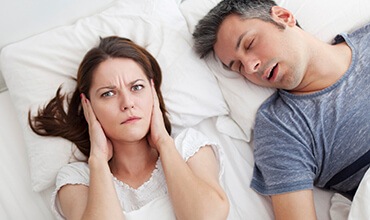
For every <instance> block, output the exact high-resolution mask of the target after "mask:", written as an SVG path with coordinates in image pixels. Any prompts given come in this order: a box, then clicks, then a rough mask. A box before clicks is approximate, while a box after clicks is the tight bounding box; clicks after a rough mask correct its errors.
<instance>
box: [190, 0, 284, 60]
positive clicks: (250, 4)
mask: <svg viewBox="0 0 370 220" xmlns="http://www.w3.org/2000/svg"><path fill="white" fill-rule="evenodd" d="M276 5H277V4H276V3H275V2H274V1H273V0H223V1H221V2H219V3H218V4H217V5H216V6H215V7H214V8H213V9H211V10H210V11H209V12H208V14H207V15H206V16H205V17H204V18H203V19H201V20H200V21H199V22H198V24H197V25H196V26H195V31H194V33H193V39H194V48H195V51H196V52H197V54H199V56H200V57H201V58H204V57H206V56H207V55H208V54H209V53H210V52H212V51H213V46H214V44H215V43H216V40H217V32H218V29H219V27H220V25H221V23H222V22H223V21H224V19H225V18H226V17H227V16H228V15H230V14H237V15H239V16H240V17H241V18H242V19H252V18H257V19H260V20H263V21H266V22H271V23H273V24H276V25H277V26H278V27H279V28H282V26H281V24H278V23H276V22H275V21H274V20H273V19H272V18H271V8H272V7H273V6H276Z"/></svg>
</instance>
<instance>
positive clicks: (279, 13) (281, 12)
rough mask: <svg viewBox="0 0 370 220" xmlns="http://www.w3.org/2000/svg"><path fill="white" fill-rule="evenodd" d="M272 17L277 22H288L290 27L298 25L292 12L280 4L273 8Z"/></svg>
mask: <svg viewBox="0 0 370 220" xmlns="http://www.w3.org/2000/svg"><path fill="white" fill-rule="evenodd" d="M271 18H272V19H273V20H274V21H276V22H277V23H282V24H286V25H288V26H290V27H293V26H295V25H296V20H295V17H294V15H293V13H292V12H290V11H289V10H287V9H285V8H282V7H280V6H273V7H272V8H271Z"/></svg>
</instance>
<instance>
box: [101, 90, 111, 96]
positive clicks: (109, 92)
mask: <svg viewBox="0 0 370 220" xmlns="http://www.w3.org/2000/svg"><path fill="white" fill-rule="evenodd" d="M113 95H114V93H113V91H108V92H104V93H103V94H102V95H101V96H102V97H109V96H113Z"/></svg>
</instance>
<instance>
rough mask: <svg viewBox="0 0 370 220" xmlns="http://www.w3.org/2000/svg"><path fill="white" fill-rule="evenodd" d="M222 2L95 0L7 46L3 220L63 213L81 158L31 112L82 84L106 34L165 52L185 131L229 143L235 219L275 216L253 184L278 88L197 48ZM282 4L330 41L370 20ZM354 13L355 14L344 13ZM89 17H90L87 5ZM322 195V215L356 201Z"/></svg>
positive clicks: (344, 4)
mask: <svg viewBox="0 0 370 220" xmlns="http://www.w3.org/2000/svg"><path fill="white" fill-rule="evenodd" d="M17 1H19V0H17ZM40 2H42V1H40ZM111 2H113V3H111ZM217 2H219V0H185V1H183V2H180V1H179V0H136V1H132V0H116V1H109V0H108V1H107V4H104V5H102V3H101V2H100V3H97V2H95V1H91V4H96V5H99V6H100V7H101V8H102V10H100V11H102V12H100V11H99V10H96V9H94V10H92V11H91V13H90V16H88V17H87V18H82V19H79V20H78V22H77V23H74V24H71V22H70V21H69V22H65V23H64V24H68V25H62V24H60V23H58V24H56V25H55V26H60V25H62V26H61V27H59V28H57V29H52V30H48V31H44V32H43V33H42V34H36V33H35V32H33V33H32V34H36V35H35V36H32V37H31V36H30V37H29V38H27V37H26V36H25V37H24V38H25V39H24V40H22V41H20V42H17V43H13V44H11V45H9V46H7V47H6V49H5V50H2V53H1V60H0V61H1V62H0V63H1V66H0V69H1V71H2V73H3V75H4V78H5V82H6V83H7V86H8V88H9V91H6V92H2V93H0V123H1V126H0V163H1V164H0V167H1V168H0V175H1V177H2V178H1V179H2V180H1V181H0V219H40V220H43V219H45V220H46V219H53V216H52V214H51V212H50V209H49V204H50V201H49V200H50V194H51V191H52V190H53V183H54V177H55V174H56V172H57V170H58V169H59V168H60V166H62V165H63V164H65V163H67V162H68V161H72V160H74V159H75V158H74V157H73V154H72V153H73V150H74V148H73V146H72V145H71V144H70V143H67V142H65V141H61V140H57V139H53V138H51V139H46V138H40V137H38V136H36V135H34V134H32V133H31V131H30V129H29V128H28V126H27V122H26V116H27V111H28V109H29V108H30V107H32V108H33V109H35V108H36V107H37V106H39V105H41V104H44V102H45V101H46V100H48V99H49V98H50V97H51V96H52V95H53V94H54V92H55V89H56V88H57V86H58V85H59V84H60V83H62V82H64V83H65V88H66V90H68V89H71V88H72V87H73V86H74V84H73V81H71V80H70V79H68V77H69V76H72V75H73V74H74V73H75V70H76V68H77V65H78V63H79V60H80V58H81V57H82V54H84V52H85V51H86V50H87V49H88V48H90V47H91V46H92V45H93V44H94V42H95V41H96V37H97V36H106V35H111V34H119V35H122V36H126V37H129V38H131V39H133V40H134V41H136V42H137V43H139V44H142V45H143V46H145V47H147V49H148V50H149V51H150V52H152V53H153V55H154V56H155V57H156V58H157V59H158V61H159V63H160V65H161V67H162V70H163V74H164V81H163V88H162V91H163V95H164V98H165V101H166V103H167V105H168V108H169V112H170V114H171V119H172V122H173V124H174V128H175V133H176V132H177V131H179V130H181V129H182V128H184V127H189V126H190V127H194V128H196V129H198V130H200V131H202V132H203V133H204V134H206V135H207V136H209V137H210V138H211V139H213V140H214V141H217V142H219V143H220V145H221V146H222V147H223V148H224V151H225V154H226V161H225V175H224V179H223V182H224V187H225V190H226V192H227V194H228V196H229V199H230V203H231V209H230V214H229V219H230V220H239V219H256V220H259V219H261V220H265V219H273V212H272V207H271V202H270V199H269V198H267V197H263V196H260V195H258V194H257V193H255V192H254V191H253V190H251V189H250V188H249V181H250V179H251V175H252V168H253V155H252V147H253V146H251V144H250V143H251V142H250V140H251V135H250V134H251V129H252V128H253V119H254V113H255V111H256V109H257V108H258V106H259V104H260V103H261V102H262V101H263V100H264V99H265V98H266V97H267V96H268V95H269V94H270V93H271V92H272V90H267V89H263V88H259V87H255V86H253V85H250V84H248V82H246V81H243V79H240V77H238V76H236V75H234V74H232V73H230V72H226V71H224V70H221V69H220V68H218V63H217V62H216V61H210V60H208V61H204V60H200V59H198V58H197V56H196V55H195V54H194V53H193V52H192V50H191V34H190V32H191V31H192V30H193V28H194V25H195V24H196V22H197V19H199V18H200V17H201V16H202V15H203V14H205V13H206V12H207V11H208V10H209V9H210V8H211V7H212V6H213V5H215V4H216V3H217ZM277 2H278V3H279V4H281V5H282V6H285V7H287V8H288V9H291V10H292V11H294V12H295V13H296V16H297V17H298V19H300V23H301V25H302V26H303V27H304V28H305V27H306V28H307V30H308V31H311V32H312V33H313V34H316V35H317V36H318V37H321V38H322V39H323V40H325V41H328V40H329V39H330V38H331V37H332V36H333V34H335V33H337V32H341V31H349V30H352V28H353V27H355V26H356V27H358V26H360V25H361V24H364V23H365V22H366V21H370V14H369V13H368V11H369V9H370V1H368V0H355V1H351V3H350V4H349V3H348V1H345V0H340V1H335V0H327V1H325V3H323V2H322V1H320V0H313V1H310V3H308V1H303V0H299V1H284V0H280V1H277ZM108 3H109V4H108ZM12 4H15V3H12ZM45 4H46V3H45ZM48 4H50V3H48ZM56 4H57V3H56ZM71 4H72V3H71ZM108 6H110V8H108ZM319 6H321V7H319ZM70 7H72V6H70ZM90 7H91V8H93V7H92V6H90ZM46 11H47V10H46ZM344 11H345V12H346V14H347V16H351V18H352V19H343V12H344ZM365 12H366V13H365ZM44 13H45V15H46V14H48V13H47V12H44ZM312 13H319V14H320V15H322V16H320V18H321V19H322V20H325V22H321V23H319V24H320V25H314V24H317V23H318V19H319V18H318V16H316V17H315V18H312V17H310V16H311V15H312ZM59 16H61V17H62V16H63V15H62V14H61V15H59ZM80 16H81V17H86V16H87V14H86V11H83V13H81V15H80ZM325 16H326V17H325ZM325 18H328V19H325ZM329 18H330V19H329ZM54 19H55V18H54ZM56 23H57V22H56ZM334 24H335V25H334ZM50 27H52V26H50ZM28 30H29V27H28ZM189 30H190V31H189ZM9 36H11V35H10V34H9ZM18 40H20V38H18ZM8 42H10V41H8ZM4 51H5V52H4ZM217 80H220V81H217ZM0 84H1V81H0ZM236 92H238V93H236ZM241 92H242V93H241ZM245 94H247V95H245ZM178 100H181V101H180V102H179V101H178ZM365 180H366V181H364V182H363V183H362V184H361V186H360V188H359V192H360V193H359V195H358V196H357V195H356V197H355V200H354V202H353V207H354V208H353V210H351V212H350V218H349V219H353V220H357V219H370V214H369V212H368V211H366V212H365V211H364V210H365V207H366V204H370V203H369V202H370V201H369V200H370V192H369V191H370V174H369V172H368V177H366V178H365ZM314 193H315V206H316V209H317V214H318V219H320V220H326V219H330V216H329V215H330V214H331V215H332V216H335V219H336V220H340V219H347V215H348V212H349V209H350V204H351V203H350V202H348V201H347V200H345V199H343V198H342V197H340V196H338V195H335V196H334V197H333V193H332V192H327V191H323V190H319V189H315V190H314ZM155 205H158V204H153V206H149V208H147V209H145V210H143V212H146V211H147V210H151V209H154V208H155ZM367 210H368V209H367ZM141 214H142V213H139V214H138V216H139V215H141Z"/></svg>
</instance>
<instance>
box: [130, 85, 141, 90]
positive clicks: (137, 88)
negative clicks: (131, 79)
mask: <svg viewBox="0 0 370 220" xmlns="http://www.w3.org/2000/svg"><path fill="white" fill-rule="evenodd" d="M143 88H144V86H143V85H141V84H138V85H134V86H132V87H131V90H132V91H139V90H142V89H143Z"/></svg>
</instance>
